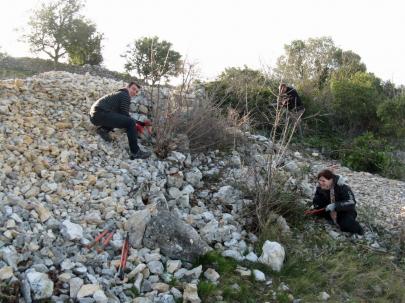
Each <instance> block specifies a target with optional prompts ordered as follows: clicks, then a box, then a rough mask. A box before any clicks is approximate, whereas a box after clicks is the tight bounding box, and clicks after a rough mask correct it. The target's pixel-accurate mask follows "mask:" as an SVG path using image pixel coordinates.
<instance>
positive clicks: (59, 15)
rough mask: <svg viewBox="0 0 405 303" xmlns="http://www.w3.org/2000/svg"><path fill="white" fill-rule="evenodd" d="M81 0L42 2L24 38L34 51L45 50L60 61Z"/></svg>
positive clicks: (31, 19) (30, 21)
mask: <svg viewBox="0 0 405 303" xmlns="http://www.w3.org/2000/svg"><path fill="white" fill-rule="evenodd" d="M82 6H83V5H82V3H81V1H80V0H67V1H65V0H58V1H56V2H55V1H54V2H51V3H50V4H44V3H42V4H41V7H40V8H39V9H38V10H35V11H34V14H33V15H32V16H31V17H30V19H29V22H28V26H29V32H28V33H27V34H26V35H25V36H24V39H25V40H26V41H27V42H28V43H29V44H30V50H31V51H32V52H33V53H39V52H44V53H45V54H47V55H48V56H49V57H51V59H52V60H53V61H54V63H55V64H56V63H58V62H59V59H60V58H62V57H63V56H64V55H65V54H66V52H67V50H66V44H67V37H68V36H69V34H70V33H71V32H72V31H73V24H74V20H75V19H77V17H78V14H79V11H80V9H81V8H82Z"/></svg>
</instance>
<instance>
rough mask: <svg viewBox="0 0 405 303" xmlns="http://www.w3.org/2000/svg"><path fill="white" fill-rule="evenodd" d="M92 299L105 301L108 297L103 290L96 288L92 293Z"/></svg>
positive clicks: (98, 301) (99, 301) (103, 302)
mask: <svg viewBox="0 0 405 303" xmlns="http://www.w3.org/2000/svg"><path fill="white" fill-rule="evenodd" d="M93 299H94V300H95V301H96V303H107V302H108V298H107V296H106V295H105V293H104V291H102V290H101V289H100V290H96V291H95V292H94V295H93Z"/></svg>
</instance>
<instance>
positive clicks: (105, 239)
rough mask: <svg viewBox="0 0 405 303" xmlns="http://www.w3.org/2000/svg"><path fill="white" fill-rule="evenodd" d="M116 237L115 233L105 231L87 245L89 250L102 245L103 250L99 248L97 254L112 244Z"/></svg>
mask: <svg viewBox="0 0 405 303" xmlns="http://www.w3.org/2000/svg"><path fill="white" fill-rule="evenodd" d="M113 236H114V231H113V230H109V229H105V230H104V231H103V232H102V233H101V234H99V235H98V236H97V237H96V238H95V239H94V241H93V242H91V243H90V244H89V245H87V246H86V247H87V248H92V247H93V246H96V245H98V244H99V243H101V244H102V245H101V248H97V252H100V251H101V250H102V249H105V248H106V247H107V245H108V244H109V243H110V241H111V239H112V237H113Z"/></svg>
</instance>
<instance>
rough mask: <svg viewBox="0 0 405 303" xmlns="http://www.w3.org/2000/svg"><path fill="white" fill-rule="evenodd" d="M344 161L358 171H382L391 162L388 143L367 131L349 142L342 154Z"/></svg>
mask: <svg viewBox="0 0 405 303" xmlns="http://www.w3.org/2000/svg"><path fill="white" fill-rule="evenodd" d="M342 158H343V163H344V164H345V165H347V166H349V167H350V168H352V169H354V170H358V171H368V172H371V173H381V172H383V171H384V169H385V168H386V167H388V165H389V164H390V156H389V154H388V149H387V143H386V142H385V141H383V140H381V139H377V138H375V137H374V134H373V133H370V132H367V133H365V134H364V135H361V136H358V137H356V138H355V139H354V141H353V143H351V144H348V145H347V147H346V149H345V151H344V152H343V155H342Z"/></svg>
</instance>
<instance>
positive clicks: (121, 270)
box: [118, 233, 129, 280]
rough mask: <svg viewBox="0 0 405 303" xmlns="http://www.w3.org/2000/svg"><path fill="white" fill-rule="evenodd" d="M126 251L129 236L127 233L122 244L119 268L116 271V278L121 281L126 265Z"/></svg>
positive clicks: (127, 249)
mask: <svg viewBox="0 0 405 303" xmlns="http://www.w3.org/2000/svg"><path fill="white" fill-rule="evenodd" d="M128 251H129V234H128V233H127V235H126V237H125V240H124V244H123V245H122V250H121V261H120V267H119V269H118V277H119V278H120V279H121V280H123V279H124V272H125V267H126V264H127V258H128Z"/></svg>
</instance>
